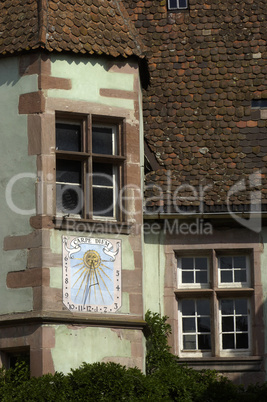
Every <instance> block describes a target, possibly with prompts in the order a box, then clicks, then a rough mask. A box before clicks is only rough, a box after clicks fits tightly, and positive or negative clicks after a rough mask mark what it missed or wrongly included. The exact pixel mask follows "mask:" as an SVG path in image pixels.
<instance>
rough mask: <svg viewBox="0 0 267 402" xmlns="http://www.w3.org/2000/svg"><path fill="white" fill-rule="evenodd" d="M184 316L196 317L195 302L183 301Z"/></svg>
mask: <svg viewBox="0 0 267 402" xmlns="http://www.w3.org/2000/svg"><path fill="white" fill-rule="evenodd" d="M182 314H183V315H195V302H194V300H182Z"/></svg>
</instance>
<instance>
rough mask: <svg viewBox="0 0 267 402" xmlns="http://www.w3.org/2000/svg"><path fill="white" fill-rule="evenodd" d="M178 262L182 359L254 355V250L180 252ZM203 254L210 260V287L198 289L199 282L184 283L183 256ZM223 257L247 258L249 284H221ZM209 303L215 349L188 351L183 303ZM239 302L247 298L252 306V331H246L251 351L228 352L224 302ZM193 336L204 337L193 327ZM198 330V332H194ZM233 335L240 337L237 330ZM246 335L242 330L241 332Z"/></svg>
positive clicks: (212, 347) (179, 325)
mask: <svg viewBox="0 0 267 402" xmlns="http://www.w3.org/2000/svg"><path fill="white" fill-rule="evenodd" d="M175 254H176V261H177V278H178V280H177V289H176V290H175V292H174V293H175V297H176V301H177V313H178V331H177V336H178V356H179V357H181V358H200V357H231V356H236V357H237V356H240V357H241V356H250V355H252V350H253V339H252V333H251V328H252V322H253V316H254V314H253V312H254V308H253V300H252V299H253V295H254V287H253V275H252V274H253V270H252V268H251V267H252V250H250V251H248V250H205V251H204V250H201V252H197V251H194V252H193V253H190V252H187V253H186V254H183V253H178V252H176V253H175ZM199 255H201V257H205V256H206V257H207V259H208V260H209V263H208V269H209V273H208V278H210V281H208V287H207V286H206V285H207V284H206V283H204V284H202V285H204V286H203V287H201V284H199V286H198V287H196V284H195V283H192V284H190V283H188V284H185V283H181V279H180V280H179V278H181V273H180V272H179V271H181V263H180V261H181V258H182V257H189V256H190V257H192V258H197V257H198V256H199ZM222 256H233V257H236V256H245V257H246V269H247V278H248V280H247V281H246V283H243V284H239V283H238V284H236V283H234V281H233V282H232V284H230V285H232V286H230V285H229V284H226V286H224V284H223V283H221V282H220V280H219V276H220V270H219V262H218V261H219V258H221V257H222ZM201 299H203V300H209V302H210V325H211V330H210V333H211V348H210V349H197V348H196V349H187V350H186V349H185V348H184V346H183V339H184V335H185V334H187V335H188V333H189V332H188V331H187V332H188V333H187V332H185V331H184V328H183V314H182V307H181V305H182V302H184V301H189V300H194V301H197V300H201ZM227 299H229V300H239V299H246V300H247V303H248V306H249V307H248V314H247V315H248V330H247V331H243V333H246V334H247V336H248V347H247V348H238V347H234V348H230V349H224V348H223V347H222V344H223V341H222V339H223V333H226V332H227V331H224V332H223V331H222V315H221V300H227ZM191 330H192V334H193V333H194V334H195V335H196V336H198V335H201V331H198V329H197V328H195V330H194V328H192V329H191ZM193 330H194V331H193ZM230 332H231V333H233V334H234V336H235V337H236V333H237V332H238V331H236V328H235V329H234V330H233V331H229V333H230ZM239 333H242V331H239Z"/></svg>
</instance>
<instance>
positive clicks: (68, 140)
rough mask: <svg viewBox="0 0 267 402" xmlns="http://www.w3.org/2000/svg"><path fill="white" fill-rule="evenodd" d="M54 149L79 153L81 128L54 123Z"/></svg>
mask: <svg viewBox="0 0 267 402" xmlns="http://www.w3.org/2000/svg"><path fill="white" fill-rule="evenodd" d="M56 149H58V150H62V151H75V152H80V151H81V126H80V125H77V124H68V123H56Z"/></svg>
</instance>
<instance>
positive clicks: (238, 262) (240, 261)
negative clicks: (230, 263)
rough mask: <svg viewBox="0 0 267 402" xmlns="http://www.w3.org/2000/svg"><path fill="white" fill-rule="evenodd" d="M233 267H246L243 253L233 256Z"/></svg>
mask: <svg viewBox="0 0 267 402" xmlns="http://www.w3.org/2000/svg"><path fill="white" fill-rule="evenodd" d="M234 267H235V268H246V257H245V256H243V255H241V256H238V257H234Z"/></svg>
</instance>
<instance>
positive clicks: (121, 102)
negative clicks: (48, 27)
mask: <svg viewBox="0 0 267 402" xmlns="http://www.w3.org/2000/svg"><path fill="white" fill-rule="evenodd" d="M51 61H52V67H51V68H52V70H51V74H52V76H55V77H60V78H68V79H71V82H72V89H71V90H67V91H66V90H59V89H50V90H48V96H49V97H54V98H65V99H71V100H80V101H86V102H88V101H89V102H93V103H99V104H105V105H108V106H113V107H121V108H126V109H130V110H133V109H134V102H133V100H130V99H118V98H111V97H104V96H100V93H99V89H100V88H108V89H122V90H125V91H133V89H134V88H133V85H134V77H133V75H132V74H125V73H117V72H113V71H108V68H109V66H110V62H108V61H107V60H106V59H105V58H101V57H97V58H95V57H90V58H89V59H86V58H84V57H78V56H77V57H75V59H74V58H73V56H66V55H64V56H63V55H62V56H58V55H57V56H53V55H52V57H51Z"/></svg>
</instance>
